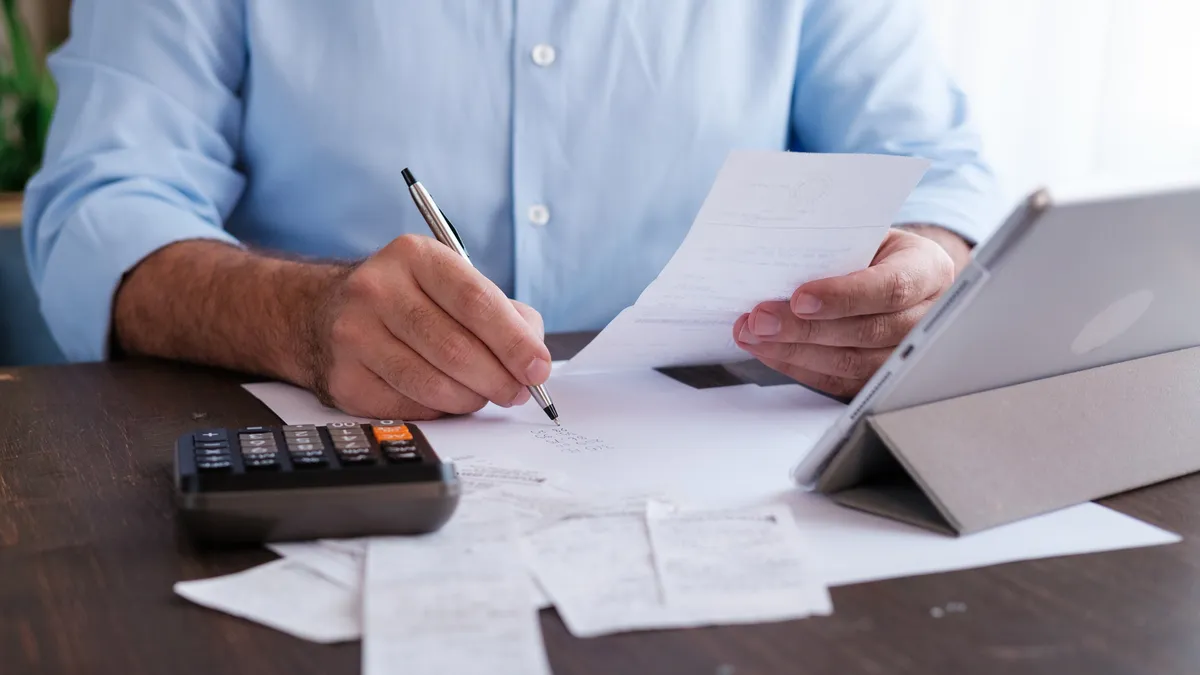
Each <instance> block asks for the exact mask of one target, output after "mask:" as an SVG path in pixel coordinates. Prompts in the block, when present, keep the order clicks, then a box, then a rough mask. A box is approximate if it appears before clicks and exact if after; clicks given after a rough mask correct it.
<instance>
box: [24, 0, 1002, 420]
mask: <svg viewBox="0 0 1200 675" xmlns="http://www.w3.org/2000/svg"><path fill="white" fill-rule="evenodd" d="M918 4H919V0H808V1H807V2H805V1H804V0H790V1H789V0H781V1H778V2H715V1H711V0H710V1H705V0H654V1H637V0H589V1H586V2H585V1H578V2H567V1H565V0H515V1H514V2H491V1H486V0H475V1H467V2H463V1H459V2H420V1H417V0H392V1H390V2H366V1H365V0H345V1H342V2H331V1H327V0H105V1H103V2H102V1H101V0H76V1H75V6H74V8H73V12H72V33H71V39H70V41H69V42H68V43H67V44H66V45H65V46H64V47H63V48H62V49H61V50H60V51H59V52H58V53H57V54H56V55H55V56H54V57H53V58H52V60H51V66H52V68H53V71H54V73H55V75H56V77H57V80H58V82H59V87H60V92H61V97H60V98H61V100H60V103H59V106H58V110H57V113H56V117H55V121H54V127H53V131H52V134H51V139H50V143H49V147H48V148H47V156H46V162H45V166H44V168H43V170H42V172H41V173H40V175H39V176H37V178H36V179H35V180H34V181H33V182H32V183H31V184H30V186H29V190H28V194H27V213H26V226H27V227H26V248H27V256H28V258H29V262H30V268H31V270H32V274H33V277H34V282H35V285H36V286H37V288H38V291H39V293H40V295H41V299H42V307H43V311H44V313H45V315H46V317H47V320H48V322H49V324H50V327H51V329H52V330H53V332H54V335H55V336H56V339H57V340H58V341H59V343H60V344H61V345H62V347H63V349H64V351H65V352H66V354H67V355H68V356H69V357H71V358H72V359H76V360H85V359H101V358H105V357H109V356H112V355H114V354H148V355H155V356H161V357H167V358H174V359H184V360H188V361H195V362H200V363H207V364H214V365H218V366H224V367H229V368H235V369H240V370H244V371H248V372H255V373H260V374H263V375H267V376H271V377H275V378H280V379H284V380H288V381H291V382H294V383H297V384H299V385H302V386H305V387H308V388H311V389H312V390H314V391H316V392H317V393H318V394H320V395H321V396H322V397H323V398H324V399H325V400H326V401H327V402H328V403H331V404H335V405H337V406H339V407H341V408H342V409H344V410H346V411H347V412H350V413H355V414H361V415H366V416H375V417H404V418H427V417H433V416H436V415H438V414H441V413H466V412H471V411H474V410H477V409H479V408H480V407H481V406H483V405H484V404H485V403H486V402H487V401H493V402H495V403H497V404H500V405H518V404H521V403H524V402H525V401H526V400H527V398H528V393H527V391H526V385H530V384H537V383H541V382H543V381H545V380H546V378H547V377H548V376H549V373H550V355H549V352H548V351H547V350H546V347H545V346H544V344H543V342H542V337H543V327H544V328H545V330H550V331H572V330H588V329H599V328H602V327H603V326H604V325H605V324H606V323H607V322H608V321H609V320H610V319H611V318H612V317H613V316H614V315H615V314H616V313H617V312H618V311H619V310H620V309H622V308H624V307H625V306H627V305H629V304H631V303H632V302H633V300H634V299H635V298H636V297H637V294H638V293H639V292H640V291H641V290H642V289H643V288H644V287H645V286H646V284H648V283H649V281H650V280H651V279H653V278H654V276H655V275H656V274H657V273H658V272H659V271H660V270H661V268H662V266H663V265H664V264H665V262H666V261H667V259H668V258H669V257H670V255H671V254H672V253H673V252H674V250H675V248H676V247H677V246H678V244H679V242H680V241H682V239H683V236H684V234H685V233H686V230H687V227H688V225H689V223H690V222H691V219H692V217H693V216H694V214H695V212H696V210H697V209H698V208H699V205H700V202H701V201H702V200H703V197H704V195H705V193H706V191H707V189H708V187H709V185H710V184H711V182H712V179H713V177H714V176H715V175H716V171H717V168H718V167H719V166H720V164H721V162H722V161H723V160H724V158H725V156H726V154H727V153H728V151H729V150H731V149H733V148H776V149H793V150H802V151H812V152H881V153H892V154H911V155H918V156H923V157H926V158H929V159H930V160H932V162H933V166H932V168H931V169H930V171H929V172H928V173H927V175H926V177H925V178H924V180H923V182H922V183H921V185H920V186H919V187H918V188H917V190H916V191H915V192H914V193H913V194H912V196H911V198H910V199H909V200H908V202H907V204H906V205H905V207H904V208H903V210H902V212H901V213H900V214H899V217H898V219H897V223H899V224H901V226H900V227H897V228H895V229H894V230H893V231H892V232H891V233H890V234H889V236H888V237H887V239H886V241H885V242H884V244H883V246H882V248H881V249H880V250H879V253H878V255H877V256H876V258H875V260H874V263H873V264H872V266H871V268H869V269H868V270H865V271H862V272H859V273H856V274H852V275H849V276H846V277H842V278H835V279H828V280H821V281H817V282H813V283H810V284H806V285H805V286H803V287H801V288H799V289H797V291H796V294H795V295H794V296H793V297H792V298H791V300H790V302H774V301H771V302H764V303H762V304H761V305H760V306H758V307H757V308H755V309H754V311H752V312H750V313H749V314H748V315H746V316H743V317H742V318H741V319H739V320H738V321H737V323H736V325H734V326H733V327H732V328H733V331H734V334H735V336H736V337H737V339H738V341H739V344H741V345H742V346H743V347H744V348H745V349H746V351H747V352H749V353H750V354H752V355H754V356H755V357H757V358H759V359H761V360H762V361H763V362H764V363H766V364H768V365H770V366H771V367H773V368H776V369H778V370H780V371H782V372H784V373H786V374H788V375H790V376H792V377H794V378H795V379H796V380H798V381H800V382H802V383H805V384H808V385H811V386H814V387H817V388H819V389H822V390H824V391H827V392H829V393H832V394H835V395H841V396H846V395H851V394H853V393H854V392H855V391H857V390H858V389H859V388H860V387H861V386H862V384H863V382H864V381H865V380H866V378H867V377H868V376H869V375H870V374H871V372H873V371H874V370H875V369H876V368H877V367H878V366H879V364H880V363H881V362H882V361H883V359H884V358H885V357H886V355H887V353H888V352H889V350H890V348H892V347H893V346H894V345H896V344H897V343H898V341H899V340H900V339H901V338H902V337H903V335H904V334H905V333H906V332H907V330H908V329H909V328H910V327H911V326H912V325H913V323H914V322H915V321H917V320H918V319H919V318H920V316H921V315H922V314H923V313H924V312H925V311H926V310H927V309H928V307H929V306H930V304H931V303H932V301H933V299H934V298H935V297H936V296H937V295H938V294H939V293H941V292H942V291H943V290H944V289H945V288H946V287H947V285H948V284H949V283H950V281H951V280H952V277H953V275H954V271H955V268H956V266H961V265H962V264H963V263H964V261H965V260H966V259H967V257H968V255H969V249H970V242H972V241H974V240H977V239H978V238H979V237H981V236H983V235H984V234H985V233H986V231H987V229H988V225H989V224H990V222H991V219H992V218H993V216H994V212H993V210H992V200H993V197H994V193H995V190H994V186H993V180H992V176H991V174H990V172H989V170H988V169H987V167H986V166H985V165H984V164H983V163H982V161H981V160H980V156H979V147H978V139H977V137H976V135H975V134H974V133H973V132H972V131H971V128H970V127H969V125H968V121H967V118H966V112H965V108H964V101H963V97H962V95H961V93H960V92H959V91H958V90H957V89H956V88H955V87H954V85H953V84H952V83H951V82H950V80H949V78H948V77H947V75H946V73H945V72H944V70H943V69H942V67H941V66H940V65H939V63H938V62H937V59H936V57H935V53H934V52H935V49H934V45H933V44H932V43H931V39H930V36H929V34H928V32H927V30H926V28H925V26H924V25H923V24H922V20H921V17H920V16H919V12H918V9H917V5H918ZM405 166H410V167H412V169H413V171H414V172H415V173H416V174H417V175H418V176H420V178H421V179H422V181H423V182H424V183H425V184H426V185H428V186H429V187H430V189H431V190H432V191H433V192H434V193H435V194H436V195H437V197H438V200H439V202H440V204H441V206H442V207H443V209H444V210H446V211H447V213H448V214H450V217H451V219H452V220H453V221H454V222H455V224H456V226H457V227H458V229H459V231H460V233H461V234H462V236H463V239H464V240H465V241H466V243H467V247H468V249H469V250H470V251H471V253H472V259H473V261H474V262H475V263H476V265H477V266H478V271H476V270H474V269H472V268H471V267H470V266H468V265H467V264H466V263H465V262H464V261H462V260H460V259H458V258H456V257H455V256H454V255H453V254H452V252H451V251H450V250H449V249H447V248H446V247H444V246H441V245H440V244H438V243H437V242H436V241H434V240H433V239H432V238H430V237H429V236H428V232H427V229H426V226H425V224H424V222H423V221H422V220H421V219H420V216H419V215H418V213H417V211H416V209H415V208H413V205H412V204H411V203H410V201H409V197H408V195H407V193H406V190H405V187H404V184H403V182H402V181H401V179H400V169H401V168H403V167H405ZM285 252H286V253H285ZM354 261H360V262H354ZM508 298H514V300H509V299H508ZM534 308H536V309H537V311H534ZM539 312H540V314H539Z"/></svg>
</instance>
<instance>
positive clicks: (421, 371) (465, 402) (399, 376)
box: [360, 341, 488, 415]
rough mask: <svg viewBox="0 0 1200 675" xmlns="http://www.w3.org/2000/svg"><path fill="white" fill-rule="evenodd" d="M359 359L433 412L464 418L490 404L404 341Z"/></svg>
mask: <svg viewBox="0 0 1200 675" xmlns="http://www.w3.org/2000/svg"><path fill="white" fill-rule="evenodd" d="M360 358H361V360H362V364H363V365H364V366H366V367H367V369H368V370H370V371H371V372H373V373H375V374H376V375H378V376H379V378H380V379H382V380H383V381H384V382H386V383H387V384H388V385H389V386H391V387H392V388H393V389H395V390H396V391H398V392H400V393H402V394H404V395H405V396H408V397H409V398H411V399H412V400H414V401H416V402H417V403H420V404H421V405H423V406H426V407H429V408H432V409H434V410H440V411H442V412H448V413H454V414H458V415H462V414H466V413H470V412H475V411H476V410H479V409H480V408H482V407H483V406H484V405H485V404H487V401H488V399H487V397H484V396H481V395H480V394H479V393H478V392H476V391H474V390H472V389H471V388H469V387H468V386H466V385H465V384H463V383H462V382H459V381H458V380H456V379H455V378H453V377H451V376H450V375H448V374H447V373H445V372H443V371H442V370H440V369H439V368H437V367H435V366H434V365H432V364H431V363H430V362H429V361H427V360H425V359H424V358H423V357H422V356H421V355H420V354H419V353H418V352H416V351H415V350H413V349H412V348H410V347H409V346H408V345H406V344H404V343H402V342H399V341H386V342H379V343H377V344H376V345H375V346H374V347H373V348H371V349H369V350H367V351H365V352H364V353H363V354H362V355H361V356H360Z"/></svg>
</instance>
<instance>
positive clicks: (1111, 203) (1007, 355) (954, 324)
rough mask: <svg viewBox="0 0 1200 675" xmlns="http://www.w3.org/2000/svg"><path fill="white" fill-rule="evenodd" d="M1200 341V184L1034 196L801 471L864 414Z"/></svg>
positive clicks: (808, 480)
mask: <svg viewBox="0 0 1200 675" xmlns="http://www.w3.org/2000/svg"><path fill="white" fill-rule="evenodd" d="M1197 345H1200V187H1193V188H1190V189H1172V190H1169V191H1163V192H1158V193H1152V194H1138V195H1120V196H1109V197H1105V198H1101V199H1089V200H1077V201H1063V202H1058V201H1056V200H1055V199H1053V198H1052V197H1051V195H1050V194H1049V193H1048V192H1047V191H1045V190H1040V191H1038V192H1036V193H1034V194H1032V195H1031V196H1029V197H1028V198H1027V199H1026V200H1025V201H1024V202H1023V203H1022V204H1021V205H1020V206H1019V207H1018V208H1017V209H1016V210H1015V211H1014V213H1013V214H1012V215H1011V216H1010V217H1009V218H1008V219H1007V220H1006V222H1005V223H1004V224H1003V225H1002V226H1001V227H1000V229H999V230H997V232H996V233H995V234H994V235H993V236H992V237H991V238H990V239H988V240H987V242H985V243H984V244H983V245H981V246H979V247H978V248H977V249H976V250H975V253H974V255H973V256H972V260H971V262H970V263H969V265H968V266H967V268H966V269H965V270H963V271H962V273H961V274H960V275H959V276H958V278H957V279H956V281H955V283H954V284H953V285H952V286H951V287H950V288H949V289H948V290H947V291H946V293H945V294H943V295H942V297H941V298H940V299H939V300H938V302H936V303H935V304H934V306H933V307H932V308H931V309H930V310H929V312H928V314H926V316H925V318H924V319H922V321H921V322H920V323H918V324H917V326H916V327H914V328H913V329H912V331H910V332H909V334H908V336H906V337H905V339H904V341H903V342H902V343H901V344H900V345H899V346H898V347H897V348H896V350H895V351H894V352H893V353H892V355H891V357H890V358H889V359H888V361H887V362H886V363H885V364H884V365H883V366H882V367H881V368H880V369H879V371H878V372H876V374H875V375H874V376H873V377H872V378H871V379H870V380H869V381H868V382H867V384H866V386H864V387H863V389H862V391H861V392H860V393H859V394H858V396H856V397H855V398H854V400H853V401H851V403H850V405H849V406H848V407H847V409H846V411H845V412H844V413H843V415H842V417H841V418H840V419H839V420H838V421H837V422H836V423H835V424H834V425H833V426H831V427H830V428H829V430H828V431H827V432H826V433H825V434H824V436H823V437H822V438H821V440H820V441H818V443H817V444H816V445H815V446H814V447H813V448H812V450H811V451H810V452H809V453H808V454H807V455H806V456H805V457H804V458H803V459H802V460H801V461H800V463H799V464H798V465H797V466H796V468H795V469H794V470H793V478H794V479H795V480H796V482H797V483H799V484H801V485H803V486H806V487H811V486H813V485H814V484H815V482H816V480H817V478H818V477H819V476H820V475H821V472H822V471H823V470H824V469H825V467H827V466H828V465H829V462H830V461H831V460H832V458H833V457H834V456H835V455H836V454H837V453H838V452H839V450H840V449H841V447H842V446H843V445H844V444H845V443H846V440H847V438H848V436H849V435H850V434H851V432H852V431H854V429H855V427H856V426H857V425H858V424H860V423H861V420H863V418H864V417H866V416H867V415H871V414H875V413H884V412H889V411H892V410H899V409H904V408H908V407H911V406H916V405H921V404H925V403H933V402H936V401H942V400H946V399H950V398H954V397H957V396H964V395H967V394H973V393H976V392H980V391H987V390H990V389H995V388H997V387H1003V386H1008V385H1013V384H1019V383H1022V382H1029V381H1032V380H1037V379H1041V378H1046V377H1052V376H1055V375H1060V374H1063V373H1068V372H1075V371H1079V370H1085V369H1088V368H1094V367H1097V366H1103V365H1107V364H1110V363H1117V362H1120V361H1127V360H1129V359H1135V358H1140V357H1143V356H1151V355H1154V354H1160V353H1164V352H1168V351H1173V350H1177V349H1184V348H1187V347H1194V346H1197Z"/></svg>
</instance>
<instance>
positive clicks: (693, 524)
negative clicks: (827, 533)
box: [646, 502, 833, 621]
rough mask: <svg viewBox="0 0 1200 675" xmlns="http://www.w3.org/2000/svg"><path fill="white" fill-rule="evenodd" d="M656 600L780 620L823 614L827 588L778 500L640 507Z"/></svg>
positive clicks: (828, 606)
mask: <svg viewBox="0 0 1200 675" xmlns="http://www.w3.org/2000/svg"><path fill="white" fill-rule="evenodd" d="M646 515H647V526H648V527H649V531H650V543H651V548H652V549H653V551H654V564H655V568H656V570H657V572H658V579H659V584H660V585H661V587H662V594H663V600H664V601H665V602H666V603H667V604H668V605H672V606H679V607H698V608H706V607H719V608H722V609H723V610H724V611H725V612H727V613H728V614H733V615H737V616H740V617H743V618H746V619H747V620H758V621H782V620H787V619H798V618H802V617H805V616H808V615H810V614H829V613H830V612H832V611H833V604H832V602H831V601H830V598H829V592H828V591H827V590H826V588H825V584H824V583H822V581H821V579H820V577H819V576H818V570H817V569H816V568H815V566H814V565H813V564H812V559H813V558H814V557H815V553H814V550H815V546H814V545H812V544H811V543H806V542H804V540H803V539H802V538H801V536H800V533H799V532H798V531H797V530H796V525H795V523H794V522H792V514H791V512H790V511H789V510H788V509H787V507H786V506H784V505H782V504H775V505H771V506H760V507H749V508H737V509H715V510H713V509H693V510H688V509H678V508H676V507H672V506H668V505H665V504H662V503H660V502H651V503H650V504H649V506H648V508H647V513H646Z"/></svg>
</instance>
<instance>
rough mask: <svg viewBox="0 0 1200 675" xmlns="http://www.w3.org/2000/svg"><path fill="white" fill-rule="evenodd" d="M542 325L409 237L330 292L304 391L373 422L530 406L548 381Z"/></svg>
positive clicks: (462, 264)
mask: <svg viewBox="0 0 1200 675" xmlns="http://www.w3.org/2000/svg"><path fill="white" fill-rule="evenodd" d="M543 337H544V328H543V324H542V318H541V316H540V315H539V314H538V313H537V312H536V311H534V309H533V308H531V307H529V306H528V305H525V304H522V303H519V302H516V301H514V300H509V299H508V298H507V297H505V295H504V293H502V292H501V291H500V289H499V288H498V287H496V285H495V284H493V283H492V282H491V281H489V280H488V279H487V278H486V277H484V276H483V275H482V274H480V273H479V272H478V271H477V270H476V269H474V268H473V267H471V265H470V264H469V263H468V262H467V261H466V260H463V259H462V258H460V257H458V256H457V255H455V254H454V252H453V251H451V250H450V249H449V248H448V247H446V246H444V245H443V244H441V243H439V242H438V241H437V240H435V239H432V238H430V237H423V236H416V235H405V236H402V237H400V238H398V239H396V240H395V241H393V242H392V243H391V244H389V245H388V246H386V247H385V248H383V249H382V250H380V251H379V252H378V253H376V254H375V255H373V256H371V257H370V258H368V259H367V260H366V261H364V262H363V263H361V264H359V265H357V266H356V267H354V268H353V269H351V270H350V271H349V272H348V273H346V274H344V275H341V276H340V277H339V278H338V280H336V281H335V282H334V283H333V284H332V285H330V286H329V287H328V291H327V293H326V297H325V298H324V302H323V303H322V307H321V308H320V310H319V311H318V312H317V313H316V314H315V315H314V316H313V323H312V326H311V331H310V334H309V342H310V345H309V346H310V349H311V354H310V367H309V369H308V370H309V376H308V377H307V378H306V379H308V380H309V381H308V385H309V387H310V388H311V389H312V390H313V391H315V392H317V394H318V396H320V397H321V398H322V399H323V400H324V402H325V403H326V404H332V405H334V406H336V407H338V408H340V409H341V410H344V411H346V412H348V413H351V414H355V415H362V416H366V417H374V418H398V419H429V418H433V417H437V416H439V415H441V414H443V413H455V414H461V413H469V412H474V411H476V410H479V409H480V408H482V407H483V406H484V405H485V404H486V403H487V402H488V401H491V402H493V403H496V404H497V405H501V406H506V407H507V406H511V405H520V404H522V403H525V402H526V401H528V400H529V391H528V389H527V388H526V387H527V386H528V385H535V384H542V383H543V382H545V381H546V379H547V378H549V377H550V352H549V350H547V349H546V345H545V344H544V342H543Z"/></svg>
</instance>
